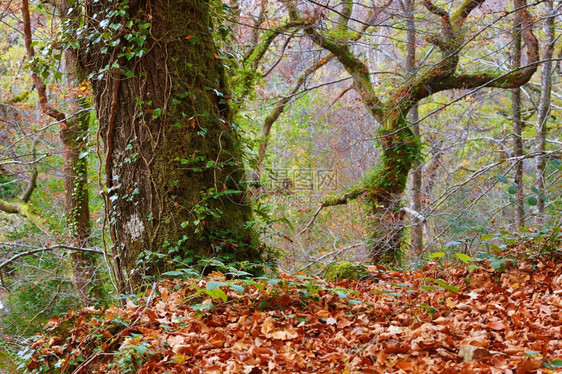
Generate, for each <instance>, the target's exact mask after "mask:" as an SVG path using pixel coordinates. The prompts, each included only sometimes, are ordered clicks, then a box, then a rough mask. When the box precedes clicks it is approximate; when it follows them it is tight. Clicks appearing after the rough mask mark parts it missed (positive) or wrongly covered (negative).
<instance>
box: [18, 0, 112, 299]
mask: <svg viewBox="0 0 562 374" xmlns="http://www.w3.org/2000/svg"><path fill="white" fill-rule="evenodd" d="M55 6H56V8H57V11H58V12H59V14H60V15H61V17H66V16H71V15H69V12H68V11H69V9H70V7H69V6H68V3H67V2H66V0H61V1H56V2H55ZM75 9H76V8H75ZM22 12H23V19H24V29H25V35H26V48H27V53H28V55H29V57H30V58H32V57H33V55H34V51H33V47H32V45H31V21H30V16H29V4H28V1H27V0H23V1H22ZM75 22H76V21H75ZM65 63H66V69H67V83H68V86H69V88H71V89H72V88H74V89H76V90H77V89H78V87H79V83H80V78H79V77H80V70H79V67H78V66H79V65H78V60H77V54H76V51H75V50H72V49H70V50H67V51H66V52H65ZM33 78H34V82H35V86H36V88H37V92H38V94H39V98H40V104H41V108H42V110H43V112H44V113H45V114H47V115H49V116H50V117H52V118H54V119H55V120H57V121H59V122H60V123H61V127H60V138H61V141H62V146H63V160H64V163H63V173H64V189H65V215H66V226H67V230H68V235H69V238H70V240H71V241H72V242H73V243H72V245H74V246H77V247H79V248H80V247H84V246H87V245H88V244H90V243H89V238H90V234H91V226H90V207H89V200H88V177H87V172H88V170H87V162H86V158H85V157H84V156H81V155H84V154H85V153H86V151H87V138H88V122H89V113H87V112H86V113H83V114H80V110H81V109H82V108H81V105H80V103H81V101H82V100H84V99H79V98H78V97H76V96H73V97H71V98H70V99H69V100H68V103H69V108H70V110H69V113H68V115H65V114H64V113H62V112H60V111H58V110H57V109H55V108H53V107H51V106H50V104H49V102H48V100H47V89H46V87H45V85H44V83H43V81H42V80H41V78H40V77H39V76H38V75H37V74H35V73H33ZM71 117H72V118H71ZM68 118H71V119H68ZM70 258H71V263H72V270H73V279H74V285H75V287H76V290H77V291H78V294H79V296H80V300H81V302H82V304H83V305H94V304H97V303H99V302H101V301H102V300H103V298H102V296H103V293H102V286H101V280H100V278H99V275H98V274H97V263H96V259H95V257H94V255H92V254H89V253H85V252H73V253H71V254H70Z"/></svg>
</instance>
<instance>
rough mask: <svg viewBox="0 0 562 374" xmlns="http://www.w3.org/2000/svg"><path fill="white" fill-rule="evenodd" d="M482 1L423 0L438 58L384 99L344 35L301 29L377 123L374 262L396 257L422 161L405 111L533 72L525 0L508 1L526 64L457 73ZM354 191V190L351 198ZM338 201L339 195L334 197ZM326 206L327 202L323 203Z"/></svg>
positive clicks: (293, 6) (344, 10)
mask: <svg viewBox="0 0 562 374" xmlns="http://www.w3.org/2000/svg"><path fill="white" fill-rule="evenodd" d="M484 1H485V0H465V1H463V2H462V4H461V5H460V6H459V7H458V9H457V10H456V11H454V12H453V13H449V12H448V11H446V10H445V9H443V8H440V7H438V6H437V5H435V4H434V3H433V2H431V1H430V0H423V1H422V4H423V5H424V6H425V8H426V9H427V10H428V11H429V12H430V13H432V14H433V15H435V16H437V17H439V18H440V20H441V30H440V32H439V34H438V35H437V34H436V35H435V37H433V38H429V41H430V42H431V43H432V44H434V45H435V46H436V47H437V48H438V49H439V50H440V52H441V55H442V58H441V60H440V61H439V62H438V63H436V64H435V65H433V66H431V67H430V68H429V70H428V71H424V73H423V75H421V76H417V75H415V76H411V77H408V79H407V80H406V81H405V82H404V83H403V84H402V85H401V86H400V87H398V88H396V89H394V90H393V92H392V93H391V95H390V98H389V99H388V100H387V101H382V100H381V99H380V97H379V94H378V93H377V92H376V90H375V87H374V85H373V82H372V81H371V72H370V71H369V67H368V66H367V64H366V63H365V62H364V61H363V60H361V59H360V58H359V57H357V56H356V55H355V54H354V53H353V52H352V50H351V48H350V45H349V39H345V38H341V39H338V38H337V37H334V35H338V33H335V32H331V33H330V35H324V34H323V33H322V32H321V31H319V30H317V29H316V28H314V27H305V28H303V30H304V32H305V33H306V34H307V35H308V36H309V37H310V38H311V39H312V40H313V41H314V42H315V43H316V44H317V45H318V46H320V47H322V48H324V49H326V50H328V51H330V52H331V53H333V54H334V55H335V57H336V59H337V60H338V61H339V62H340V63H341V64H342V66H343V67H344V68H345V70H346V71H347V72H348V73H349V74H350V75H351V77H352V79H353V88H354V89H355V90H356V91H357V93H358V94H359V95H360V96H361V98H362V101H363V103H364V105H365V106H366V107H367V109H368V110H369V112H370V114H371V115H372V117H373V118H374V119H375V120H376V121H377V122H378V123H379V124H380V125H381V130H380V134H379V135H380V136H379V139H380V140H379V144H380V146H381V148H382V149H381V151H382V153H381V165H380V166H377V167H375V168H374V170H373V171H372V173H371V174H370V176H369V177H367V178H366V180H365V183H364V184H365V185H364V187H362V188H364V195H365V196H366V197H367V201H368V203H369V206H370V212H371V219H372V224H373V229H372V244H371V251H372V253H371V255H372V256H371V257H372V259H373V260H375V261H383V262H389V261H390V262H395V261H397V260H398V259H399V258H400V247H401V241H402V231H403V230H402V227H403V224H402V220H403V216H404V214H403V212H402V210H401V203H402V202H401V200H402V196H403V193H404V190H405V187H406V181H407V178H408V174H409V173H410V171H411V170H412V168H413V166H414V165H417V162H419V161H420V160H421V156H422V155H421V147H420V139H419V135H418V134H415V133H414V131H413V130H412V126H411V124H410V123H409V122H408V119H407V116H408V112H409V111H410V110H411V109H412V108H413V107H414V106H415V105H416V104H417V103H418V102H419V101H421V100H423V99H425V98H427V97H430V96H431V95H433V94H435V93H438V92H441V91H445V90H450V89H474V88H479V87H497V88H503V89H507V88H515V87H519V86H521V85H523V84H525V83H526V82H527V81H529V79H530V78H531V76H532V75H533V74H534V73H535V71H536V70H537V61H538V45H537V40H536V38H535V36H534V34H533V31H532V22H531V19H530V17H529V15H528V12H527V10H526V1H525V0H514V1H513V4H514V7H515V9H517V14H518V16H519V17H520V18H521V25H522V26H521V37H522V39H523V41H524V42H525V44H526V47H527V50H526V58H527V61H526V63H527V65H526V66H525V67H523V68H521V69H517V70H514V71H512V72H510V73H507V74H502V73H498V72H490V73H457V67H458V63H459V59H460V53H461V51H462V50H463V47H464V44H465V42H466V40H465V39H466V26H465V24H466V23H465V20H466V18H467V17H468V16H469V15H470V13H471V12H472V11H473V10H474V9H476V8H477V7H479V6H480V5H481V4H482V3H484ZM286 4H287V8H288V11H289V15H290V17H291V19H292V20H293V21H298V20H302V19H303V18H305V17H304V16H303V15H302V14H301V13H300V10H299V8H298V6H297V2H296V0H292V1H288V2H287V3H286ZM352 13H353V3H352V2H344V3H342V4H341V9H339V10H338V14H339V17H340V22H339V25H340V26H339V28H340V29H341V30H340V31H341V33H339V34H340V35H349V33H350V30H347V23H348V21H349V18H350V16H351V14H352ZM357 195H358V194H356V193H354V194H353V196H357ZM336 200H337V201H338V203H339V204H341V199H336ZM324 205H330V204H324Z"/></svg>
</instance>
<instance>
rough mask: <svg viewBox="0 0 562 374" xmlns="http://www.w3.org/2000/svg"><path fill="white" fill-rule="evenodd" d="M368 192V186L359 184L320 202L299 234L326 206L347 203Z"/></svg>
mask: <svg viewBox="0 0 562 374" xmlns="http://www.w3.org/2000/svg"><path fill="white" fill-rule="evenodd" d="M366 192H367V188H366V187H365V186H363V185H359V186H358V187H356V188H354V189H353V190H351V191H350V192H348V193H346V194H344V195H342V196H339V197H329V198H326V200H324V201H323V202H322V203H321V204H320V206H319V207H318V209H317V210H316V212H315V213H314V215H313V216H312V218H311V219H310V221H308V223H307V224H306V226H305V227H304V229H302V231H301V232H300V233H299V235H302V234H304V233H305V232H306V231H307V230H308V229H309V228H310V227H311V226H312V225H313V224H314V221H316V217H318V214H320V211H322V209H324V208H325V207H328V206H336V205H344V204H347V203H348V202H349V201H351V200H355V199H357V198H358V197H359V196H361V195H362V194H364V193H366Z"/></svg>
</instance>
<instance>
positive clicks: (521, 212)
mask: <svg viewBox="0 0 562 374" xmlns="http://www.w3.org/2000/svg"><path fill="white" fill-rule="evenodd" d="M512 53H513V54H512V67H513V69H517V68H518V67H519V66H521V18H520V17H518V16H517V17H516V19H515V25H514V27H513V52H512ZM511 116H512V126H513V156H514V157H522V156H523V136H522V132H523V120H522V119H521V88H520V87H517V88H514V89H512V90H511ZM514 169H515V175H514V178H513V182H514V184H515V188H516V191H517V192H516V194H515V224H516V225H517V226H518V227H519V228H522V227H523V226H525V208H524V205H523V204H524V201H523V160H522V159H520V160H518V161H516V162H515V167H514Z"/></svg>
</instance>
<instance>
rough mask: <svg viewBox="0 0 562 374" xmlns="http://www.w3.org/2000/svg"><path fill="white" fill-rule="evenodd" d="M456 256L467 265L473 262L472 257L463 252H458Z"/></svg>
mask: <svg viewBox="0 0 562 374" xmlns="http://www.w3.org/2000/svg"><path fill="white" fill-rule="evenodd" d="M455 255H456V256H457V257H458V258H459V259H460V260H461V261H462V262H464V263H465V264H468V262H469V261H472V257H470V256H469V255H465V254H464V253H462V252H457V253H455Z"/></svg>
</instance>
